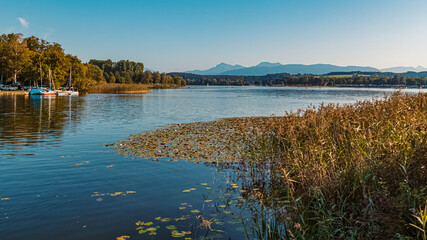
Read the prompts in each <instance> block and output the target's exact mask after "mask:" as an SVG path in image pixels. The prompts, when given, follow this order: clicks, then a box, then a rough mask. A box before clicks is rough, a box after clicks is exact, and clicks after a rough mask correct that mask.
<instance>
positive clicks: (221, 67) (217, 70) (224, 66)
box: [186, 62, 245, 75]
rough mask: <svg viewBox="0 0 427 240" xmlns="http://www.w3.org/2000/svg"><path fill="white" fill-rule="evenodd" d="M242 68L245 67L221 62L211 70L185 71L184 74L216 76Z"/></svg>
mask: <svg viewBox="0 0 427 240" xmlns="http://www.w3.org/2000/svg"><path fill="white" fill-rule="evenodd" d="M242 68H245V67H244V66H242V65H237V64H236V65H231V64H228V63H224V62H222V63H220V64H217V65H216V66H215V67H213V68H209V69H208V70H193V71H186V72H187V73H193V74H200V75H217V74H221V73H223V72H227V71H233V70H238V69H242Z"/></svg>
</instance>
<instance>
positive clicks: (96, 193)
mask: <svg viewBox="0 0 427 240" xmlns="http://www.w3.org/2000/svg"><path fill="white" fill-rule="evenodd" d="M135 193H136V191H124V192H114V193H100V192H94V193H93V194H92V195H91V197H99V198H97V199H96V201H98V202H102V201H103V200H104V199H102V198H101V197H102V196H110V197H117V196H126V195H128V194H135Z"/></svg>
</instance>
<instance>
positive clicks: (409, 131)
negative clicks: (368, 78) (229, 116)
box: [245, 93, 427, 239]
mask: <svg viewBox="0 0 427 240" xmlns="http://www.w3.org/2000/svg"><path fill="white" fill-rule="evenodd" d="M266 128H267V129H270V131H268V132H267V133H265V134H261V135H260V136H259V137H258V141H257V143H256V144H255V145H254V146H251V148H250V149H248V150H249V153H248V154H247V158H246V159H245V163H250V164H251V165H252V170H251V178H252V179H251V181H250V182H251V183H253V184H256V185H257V186H260V185H261V186H263V187H264V195H265V197H264V199H265V200H264V201H265V204H268V200H270V202H274V201H275V199H279V198H283V197H286V198H287V199H289V200H290V204H289V206H288V209H287V210H288V212H287V214H288V218H287V220H286V222H283V223H282V224H285V225H286V226H287V227H286V229H287V231H288V235H287V236H286V238H296V239H330V238H334V239H335V238H340V239H368V238H369V239H370V238H377V239H387V238H392V237H399V236H400V237H402V236H407V237H412V238H417V237H421V235H422V234H423V233H422V232H421V231H418V230H419V229H417V228H414V227H411V225H409V224H417V223H416V220H415V218H414V217H413V214H414V213H415V214H416V211H417V209H419V206H424V204H425V203H426V199H427V166H426V165H427V95H426V94H421V93H420V94H418V95H412V96H410V95H403V94H400V93H397V94H393V95H391V96H388V97H385V99H383V100H374V101H363V102H358V103H356V104H353V105H345V106H339V105H335V104H329V105H321V106H320V107H318V108H314V107H312V108H309V109H307V110H304V111H299V112H297V113H289V114H288V115H287V116H286V117H284V118H272V120H271V121H270V122H269V123H268V126H267V127H266Z"/></svg>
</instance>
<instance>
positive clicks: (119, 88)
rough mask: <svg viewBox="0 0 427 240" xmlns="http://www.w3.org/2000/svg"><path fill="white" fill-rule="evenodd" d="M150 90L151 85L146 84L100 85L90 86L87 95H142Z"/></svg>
mask: <svg viewBox="0 0 427 240" xmlns="http://www.w3.org/2000/svg"><path fill="white" fill-rule="evenodd" d="M150 88H152V85H147V84H120V83H101V84H96V85H93V86H91V87H90V88H89V90H88V93H110V94H142V93H148V92H149V91H150V90H149V89H150Z"/></svg>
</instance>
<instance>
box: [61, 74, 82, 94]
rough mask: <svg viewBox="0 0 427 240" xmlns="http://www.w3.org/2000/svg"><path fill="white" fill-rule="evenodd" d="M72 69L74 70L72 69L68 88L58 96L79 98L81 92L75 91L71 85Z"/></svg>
mask: <svg viewBox="0 0 427 240" xmlns="http://www.w3.org/2000/svg"><path fill="white" fill-rule="evenodd" d="M71 69H72V68H71V67H70V77H69V79H68V82H67V86H66V87H65V90H64V91H58V92H57V95H58V96H78V95H79V91H77V90H76V89H74V88H73V86H72V84H71Z"/></svg>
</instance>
